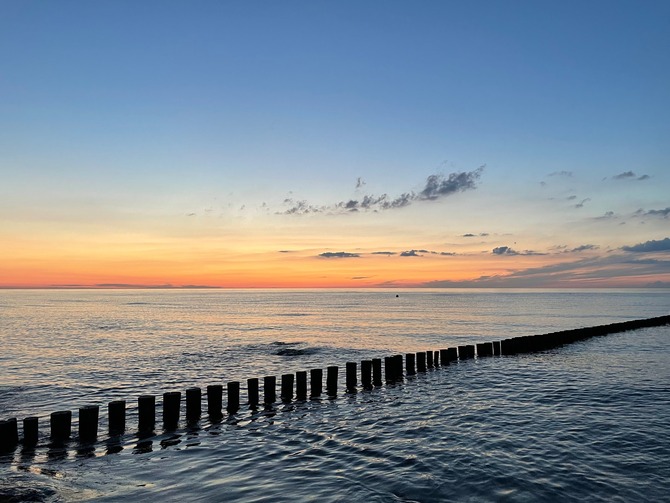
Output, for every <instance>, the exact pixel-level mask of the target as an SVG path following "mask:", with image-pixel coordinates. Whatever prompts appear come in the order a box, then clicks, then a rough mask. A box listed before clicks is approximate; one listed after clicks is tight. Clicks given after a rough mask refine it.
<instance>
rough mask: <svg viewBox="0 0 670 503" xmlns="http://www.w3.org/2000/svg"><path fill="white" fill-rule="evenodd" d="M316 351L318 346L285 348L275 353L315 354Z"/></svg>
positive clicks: (292, 354)
mask: <svg viewBox="0 0 670 503" xmlns="http://www.w3.org/2000/svg"><path fill="white" fill-rule="evenodd" d="M316 352H318V349H316V348H304V349H293V348H285V349H280V350H278V351H276V352H275V354H276V355H277V356H303V355H313V354H314V353H316Z"/></svg>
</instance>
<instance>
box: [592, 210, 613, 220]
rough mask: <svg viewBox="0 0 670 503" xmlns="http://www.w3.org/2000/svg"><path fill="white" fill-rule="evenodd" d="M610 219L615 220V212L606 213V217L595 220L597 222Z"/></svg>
mask: <svg viewBox="0 0 670 503" xmlns="http://www.w3.org/2000/svg"><path fill="white" fill-rule="evenodd" d="M610 218H615V217H614V212H613V211H606V212H605V214H604V215H601V216H599V217H596V218H595V219H596V220H609V219H610Z"/></svg>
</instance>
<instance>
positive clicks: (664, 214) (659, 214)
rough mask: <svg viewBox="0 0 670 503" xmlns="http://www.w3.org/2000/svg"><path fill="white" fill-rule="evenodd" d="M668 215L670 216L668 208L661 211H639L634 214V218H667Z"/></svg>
mask: <svg viewBox="0 0 670 503" xmlns="http://www.w3.org/2000/svg"><path fill="white" fill-rule="evenodd" d="M669 215H670V207H668V208H664V209H662V210H648V211H644V210H643V209H639V210H637V211H636V212H635V216H638V217H662V218H668V216H669Z"/></svg>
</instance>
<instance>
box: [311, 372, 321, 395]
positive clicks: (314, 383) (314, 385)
mask: <svg viewBox="0 0 670 503" xmlns="http://www.w3.org/2000/svg"><path fill="white" fill-rule="evenodd" d="M309 382H310V387H311V389H310V396H311V397H312V398H316V397H317V396H321V393H322V390H323V370H322V369H312V370H310V371H309Z"/></svg>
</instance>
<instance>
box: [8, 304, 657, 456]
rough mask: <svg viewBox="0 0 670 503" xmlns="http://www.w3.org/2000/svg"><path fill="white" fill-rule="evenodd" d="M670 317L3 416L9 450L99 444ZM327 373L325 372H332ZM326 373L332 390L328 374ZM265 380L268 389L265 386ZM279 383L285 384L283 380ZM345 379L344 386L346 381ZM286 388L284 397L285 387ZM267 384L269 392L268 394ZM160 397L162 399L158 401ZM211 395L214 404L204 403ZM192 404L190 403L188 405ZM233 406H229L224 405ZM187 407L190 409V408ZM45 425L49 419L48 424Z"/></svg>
mask: <svg viewBox="0 0 670 503" xmlns="http://www.w3.org/2000/svg"><path fill="white" fill-rule="evenodd" d="M668 323H670V317H668V316H663V317H659V318H651V319H646V320H635V321H629V322H622V323H615V324H611V325H601V326H595V327H589V328H582V329H575V330H566V331H561V332H555V333H550V334H543V335H534V336H523V337H515V338H511V339H504V340H501V341H494V342H488V343H483V344H476V345H463V346H458V347H452V348H445V349H438V350H429V351H419V352H417V353H408V354H405V355H390V356H386V357H384V358H375V359H370V360H363V361H361V362H360V363H359V362H348V363H347V364H346V366H345V367H344V368H342V369H340V367H337V366H331V367H328V368H326V369H325V373H324V371H323V370H322V369H312V370H310V371H309V372H307V371H301V372H297V373H295V374H293V373H291V374H283V375H281V376H280V377H281V380H280V381H279V382H278V380H277V376H265V377H263V378H260V379H259V378H251V379H248V380H247V382H246V396H242V395H243V393H242V391H241V387H242V386H241V384H242V383H240V382H237V381H233V382H229V383H227V385H226V386H225V388H226V392H225V394H226V402H225V404H224V400H223V398H224V386H223V385H219V384H215V385H211V386H208V387H207V389H206V391H205V393H203V392H202V391H201V390H200V389H199V388H189V389H187V390H186V392H185V394H184V395H182V393H181V392H174V391H172V392H168V393H165V394H163V396H162V401H161V400H160V399H161V397H156V396H154V395H143V396H140V397H139V398H138V399H137V421H134V419H135V418H134V417H133V422H132V423H131V422H128V424H126V423H127V421H126V419H127V411H128V410H129V408H128V407H127V405H128V404H126V402H124V401H115V402H111V403H109V404H108V405H107V411H106V412H107V413H106V414H104V411H103V414H102V415H101V414H100V408H99V406H86V407H82V408H80V409H79V411H78V416H77V419H78V421H77V424H75V426H77V428H76V430H77V431H73V414H72V412H71V411H57V412H54V413H52V414H51V415H50V416H49V418H48V423H49V435H48V437H47V436H46V435H44V434H43V435H40V428H39V426H40V422H42V423H45V422H46V421H45V420H44V419H46V418H37V417H28V418H25V419H24V420H23V422H22V428H21V433H22V435H21V436H20V435H19V426H20V425H19V422H18V421H17V420H16V419H15V418H11V419H6V420H4V421H2V422H0V443H1V447H2V449H3V450H4V451H5V452H7V451H10V452H11V451H12V450H13V449H15V448H16V447H17V446H18V445H22V446H23V448H24V449H35V448H36V447H38V446H40V445H41V443H40V441H41V440H46V441H47V442H49V445H58V444H62V445H66V444H67V443H68V442H71V441H78V442H79V443H80V444H83V445H87V444H94V443H95V442H96V441H97V439H98V438H99V437H100V436H101V433H100V431H99V426H100V424H101V419H106V422H107V427H108V428H107V429H108V432H107V433H106V435H109V437H114V436H119V435H124V434H126V433H130V432H133V433H135V432H136V433H137V435H138V436H140V437H142V438H148V437H151V436H152V435H154V432H155V430H156V426H157V424H158V422H159V420H160V419H161V418H157V413H158V412H160V413H161V414H162V425H163V429H164V430H165V431H175V430H177V429H178V427H179V424H180V422H181V423H182V424H183V418H184V417H185V419H186V422H187V424H195V423H197V421H198V419H200V417H201V416H202V415H203V414H204V411H205V410H206V413H207V414H208V415H209V417H210V420H211V421H219V420H221V418H222V417H223V416H224V414H225V413H228V414H235V412H237V411H238V410H239V409H240V407H241V406H242V405H247V406H248V407H250V408H256V407H259V406H265V407H272V405H273V404H274V403H276V402H277V401H278V400H279V401H281V402H283V403H287V402H291V401H293V400H306V399H308V398H319V397H321V396H324V395H325V396H326V397H328V398H331V399H332V398H335V397H337V395H338V393H341V392H342V391H344V392H345V393H355V392H358V391H359V390H361V389H374V388H375V387H378V386H383V385H384V383H386V384H396V383H398V382H401V381H402V380H403V379H404V377H405V376H408V375H413V374H417V373H421V372H425V371H427V370H428V369H435V368H441V367H448V365H449V364H451V363H452V362H453V361H455V360H467V359H470V358H475V357H477V358H484V357H492V356H499V355H503V356H512V355H515V354H521V353H529V352H534V351H543V350H547V349H551V348H555V347H558V346H560V345H563V344H568V343H571V342H576V341H579V340H584V339H588V338H590V337H595V336H601V335H606V334H609V333H615V332H622V331H626V330H634V329H638V328H644V327H651V326H660V325H666V324H668ZM324 374H325V375H324ZM343 376H344V377H345V379H344V380H341V378H342V377H343ZM324 377H325V391H324V388H323V381H324ZM261 383H262V388H261ZM278 384H279V386H278ZM342 384H343V385H342ZM278 388H279V397H278V396H277V390H278ZM261 391H262V393H261ZM157 398H158V400H157ZM205 400H206V408H205V407H203V402H204V401H205ZM184 404H185V407H184ZM224 405H225V409H224ZM183 412H185V416H182V413H183ZM43 426H44V425H43Z"/></svg>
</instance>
